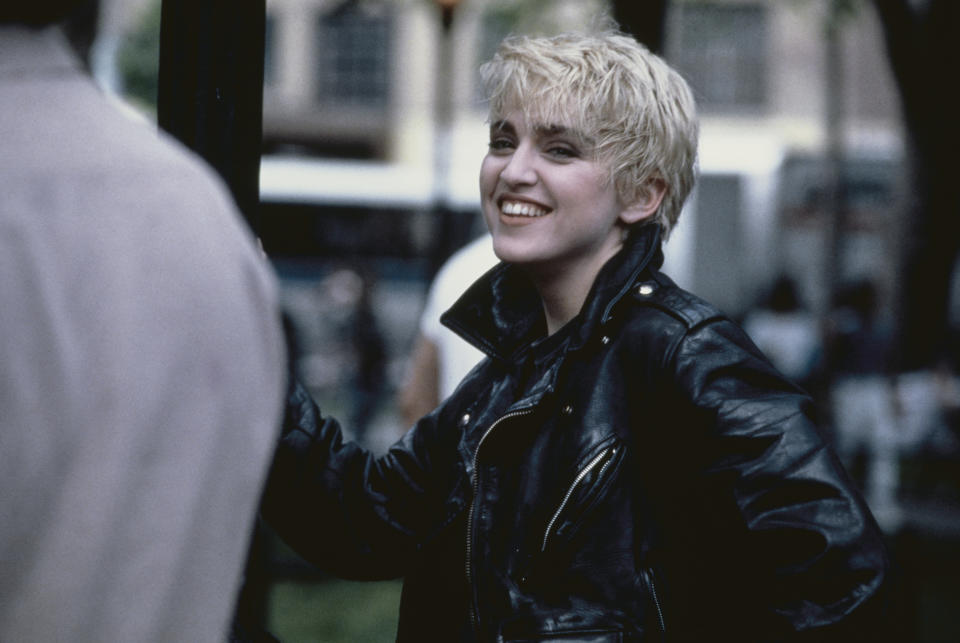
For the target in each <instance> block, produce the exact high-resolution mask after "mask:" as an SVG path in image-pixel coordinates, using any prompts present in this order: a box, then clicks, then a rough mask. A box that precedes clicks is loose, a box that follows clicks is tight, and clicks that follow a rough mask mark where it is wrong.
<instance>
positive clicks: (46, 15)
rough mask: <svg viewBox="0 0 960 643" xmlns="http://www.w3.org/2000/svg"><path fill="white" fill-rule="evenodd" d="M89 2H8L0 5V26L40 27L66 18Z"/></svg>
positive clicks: (32, 0) (83, 0)
mask: <svg viewBox="0 0 960 643" xmlns="http://www.w3.org/2000/svg"><path fill="white" fill-rule="evenodd" d="M87 4H90V0H10V1H8V2H3V3H0V24H20V25H28V26H33V27H42V26H44V25H49V24H53V23H56V22H59V21H60V20H62V19H64V18H66V17H67V16H68V15H69V14H70V13H71V12H73V11H74V10H76V9H79V8H81V7H83V6H84V5H87Z"/></svg>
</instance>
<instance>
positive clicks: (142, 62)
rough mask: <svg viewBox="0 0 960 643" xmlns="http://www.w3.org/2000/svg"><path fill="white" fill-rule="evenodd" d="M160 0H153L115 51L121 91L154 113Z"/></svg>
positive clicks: (157, 71)
mask: <svg viewBox="0 0 960 643" xmlns="http://www.w3.org/2000/svg"><path fill="white" fill-rule="evenodd" d="M160 4H161V3H160V0H152V1H151V3H150V5H149V7H147V8H146V10H145V11H144V12H143V14H142V16H141V17H140V21H139V22H138V23H137V25H136V27H135V28H134V29H133V31H131V32H130V33H129V34H128V35H127V36H126V38H124V40H123V42H122V44H121V45H120V48H119V51H118V52H117V66H118V69H119V71H120V78H121V79H122V83H123V92H124V94H125V95H126V96H127V98H129V99H130V100H132V101H133V102H135V103H138V104H140V105H142V106H143V107H145V108H147V109H149V110H150V111H156V107H157V85H158V79H159V60H160Z"/></svg>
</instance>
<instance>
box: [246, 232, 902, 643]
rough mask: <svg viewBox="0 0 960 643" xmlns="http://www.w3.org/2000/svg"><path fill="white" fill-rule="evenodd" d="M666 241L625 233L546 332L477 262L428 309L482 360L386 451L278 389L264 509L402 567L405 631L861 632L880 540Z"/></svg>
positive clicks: (716, 635) (348, 561)
mask: <svg viewBox="0 0 960 643" xmlns="http://www.w3.org/2000/svg"><path fill="white" fill-rule="evenodd" d="M661 257H662V255H660V243H659V235H658V233H657V232H656V229H655V228H652V227H648V228H644V229H641V230H640V231H638V232H637V233H635V234H634V235H633V237H632V238H631V240H630V241H628V244H627V247H626V248H625V249H624V250H623V251H622V252H621V253H619V254H618V255H617V256H616V257H614V258H613V259H612V260H611V261H610V262H608V264H607V265H606V266H605V267H604V268H603V270H602V271H601V273H600V275H599V276H598V278H597V281H596V283H595V284H594V287H593V290H592V291H591V293H590V295H589V296H588V299H587V301H586V304H585V306H584V309H583V311H582V312H581V314H580V316H578V317H577V318H576V319H574V320H573V321H572V322H571V323H570V324H568V326H567V327H565V328H564V329H562V330H561V331H559V332H558V333H556V334H555V335H554V336H551V337H550V338H546V339H542V335H543V330H544V326H543V320H542V313H541V309H540V303H539V298H538V297H537V296H536V293H535V291H534V290H533V288H532V286H531V285H530V284H529V283H528V282H527V281H526V280H525V279H524V278H523V276H522V274H521V273H520V272H519V271H518V270H516V268H512V267H508V266H505V265H500V266H498V267H496V268H494V269H493V270H492V271H491V272H489V273H488V274H487V275H486V276H485V277H484V278H482V279H481V280H479V281H478V282H477V283H476V284H474V285H473V286H472V287H471V288H470V289H469V290H468V292H467V293H466V294H465V295H464V296H463V297H462V298H461V299H460V301H459V302H458V303H457V304H456V305H455V306H454V307H453V308H452V309H451V310H450V311H448V313H447V314H446V315H445V316H444V323H446V324H447V325H448V326H450V327H451V328H453V329H454V330H456V331H458V332H459V333H461V334H462V335H463V336H464V337H465V338H467V339H468V340H469V341H471V342H473V343H474V344H476V345H477V346H479V347H480V348H481V349H482V350H484V351H485V352H486V353H487V354H488V356H489V358H488V359H486V360H484V361H483V362H482V363H481V364H480V365H478V366H477V367H476V368H475V369H474V370H473V371H472V372H471V373H470V374H469V375H468V376H467V377H466V378H465V380H464V381H463V383H462V384H461V386H460V387H459V389H458V390H457V391H456V392H455V393H454V394H453V395H452V396H451V398H449V399H448V400H446V401H445V402H444V403H443V404H442V405H441V406H440V408H438V409H437V410H435V411H434V412H433V413H431V414H430V415H428V416H427V417H425V418H423V419H422V420H421V421H420V422H418V423H417V424H416V426H414V427H413V429H412V430H411V431H410V432H408V433H407V434H406V436H405V437H403V438H402V439H401V440H400V441H399V442H398V443H397V444H396V445H394V446H393V447H392V448H391V449H390V450H389V452H388V453H387V454H385V455H383V456H382V457H379V458H375V457H373V456H372V455H370V454H369V453H367V452H365V451H363V450H362V449H360V448H359V447H357V446H355V445H353V444H346V443H343V442H342V440H341V436H340V432H339V429H338V428H337V424H336V422H335V421H333V420H330V419H323V418H321V416H320V415H319V411H318V409H317V408H316V406H315V405H314V404H313V401H312V400H311V399H310V398H309V396H308V395H307V394H306V393H305V392H304V391H303V389H302V388H300V387H298V386H294V387H293V389H292V391H291V397H290V403H289V405H288V413H287V418H286V421H285V429H284V437H283V438H282V441H281V444H280V446H279V450H278V453H277V458H276V462H275V466H274V470H273V472H272V474H271V477H270V481H269V484H268V487H267V491H266V495H265V501H264V509H263V510H264V515H265V516H266V518H267V519H268V521H269V522H271V523H272V524H273V526H274V527H275V528H276V529H277V530H278V531H279V533H280V534H281V535H282V536H283V537H284V538H285V540H287V541H288V542H289V543H290V544H291V545H292V546H293V547H294V548H295V549H296V550H297V551H298V552H300V553H301V554H302V555H303V556H305V557H306V558H307V559H309V560H311V561H314V562H315V563H316V564H318V565H320V566H321V567H322V568H324V569H326V570H329V571H330V572H332V573H335V574H339V575H342V576H345V577H347V578H366V579H375V578H388V577H395V576H401V575H402V576H404V577H405V581H404V590H403V596H402V600H401V609H400V612H401V614H400V624H399V631H398V640H399V641H426V640H431V641H432V640H438V641H461V640H463V641H473V640H481V641H504V642H507V641H511V642H512V641H563V642H565V643H572V642H574V641H583V642H587V641H589V642H595V643H599V642H606V641H611V642H612V641H617V642H621V641H660V640H691V641H779V640H791V641H792V640H808V639H809V640H838V641H845V640H854V639H856V640H867V639H864V638H862V635H863V633H865V632H866V630H865V629H864V628H867V627H869V626H870V625H871V624H872V623H873V614H872V612H871V610H870V609H869V608H870V607H871V606H872V605H873V604H874V603H876V602H877V601H876V598H875V597H876V596H877V595H878V594H879V593H880V590H881V588H882V586H883V585H884V583H885V580H886V576H887V567H888V561H887V555H886V553H885V549H884V546H883V544H882V542H881V537H880V535H879V532H878V530H877V528H876V525H875V523H874V521H873V519H872V517H871V516H870V514H869V512H868V510H867V509H866V508H865V506H864V504H863V502H862V500H861V499H860V497H859V496H858V494H857V493H856V492H855V491H854V490H853V488H852V486H851V484H850V482H849V481H848V479H847V477H846V476H845V474H844V472H843V471H842V470H841V468H840V466H839V465H838V463H837V461H836V458H835V457H834V455H833V453H832V452H831V451H830V449H829V448H828V447H827V445H826V444H825V442H824V439H823V438H822V437H821V435H820V433H819V432H818V430H817V428H815V426H814V423H813V421H812V419H811V404H810V401H809V400H808V398H807V397H806V396H805V395H804V394H803V393H802V392H801V391H800V390H798V389H797V388H796V387H795V386H794V385H792V384H791V383H789V382H787V381H785V380H784V378H783V377H782V376H780V375H779V374H778V373H777V372H776V371H775V370H774V369H773V367H771V366H770V364H769V363H768V362H767V360H766V359H765V358H764V357H763V356H762V355H761V354H760V353H759V352H758V350H757V349H756V348H755V347H754V346H753V344H752V343H751V342H750V340H749V339H748V338H747V337H746V336H745V335H744V333H743V332H742V331H741V330H740V329H739V328H738V327H737V326H736V325H735V324H733V323H732V322H731V321H730V320H729V319H727V318H726V317H724V316H723V315H722V314H720V313H719V312H718V311H717V310H716V309H714V308H713V307H711V306H710V305H708V304H706V303H704V302H703V301H701V300H699V299H697V298H695V297H694V296H692V295H690V294H689V293H687V292H684V291H683V290H681V289H679V288H678V287H677V286H676V285H674V284H673V283H672V282H671V281H670V280H669V279H668V278H667V277H666V276H664V275H663V274H662V273H660V272H659V271H658V270H657V267H658V266H659V263H660V260H661ZM853 633H859V634H860V636H854V635H853ZM851 636H852V637H853V638H850V639H848V637H851Z"/></svg>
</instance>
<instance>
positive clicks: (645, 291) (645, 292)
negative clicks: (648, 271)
mask: <svg viewBox="0 0 960 643" xmlns="http://www.w3.org/2000/svg"><path fill="white" fill-rule="evenodd" d="M637 292H638V293H639V294H640V295H642V296H644V297H649V296H650V295H652V294H653V286H651V285H650V284H640V287H638V288H637Z"/></svg>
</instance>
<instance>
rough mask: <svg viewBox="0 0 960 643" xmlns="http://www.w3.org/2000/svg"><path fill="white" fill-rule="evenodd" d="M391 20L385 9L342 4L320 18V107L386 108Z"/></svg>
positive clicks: (318, 66) (318, 48)
mask: <svg viewBox="0 0 960 643" xmlns="http://www.w3.org/2000/svg"><path fill="white" fill-rule="evenodd" d="M390 35H391V34H390V17H389V13H388V12H387V10H386V7H378V6H375V5H373V6H372V5H368V4H366V3H362V4H360V3H354V2H345V3H343V4H341V5H340V6H339V7H338V8H337V9H334V10H333V11H332V12H330V13H327V14H324V15H322V16H320V19H319V22H318V29H317V54H318V55H317V58H318V61H317V68H318V79H317V92H318V99H319V100H320V102H321V103H337V104H343V103H348V104H355V105H366V106H383V105H386V103H387V99H388V97H389V88H390V74H389V71H390V70H389V58H390V57H389V52H390Z"/></svg>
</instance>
